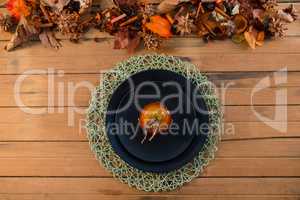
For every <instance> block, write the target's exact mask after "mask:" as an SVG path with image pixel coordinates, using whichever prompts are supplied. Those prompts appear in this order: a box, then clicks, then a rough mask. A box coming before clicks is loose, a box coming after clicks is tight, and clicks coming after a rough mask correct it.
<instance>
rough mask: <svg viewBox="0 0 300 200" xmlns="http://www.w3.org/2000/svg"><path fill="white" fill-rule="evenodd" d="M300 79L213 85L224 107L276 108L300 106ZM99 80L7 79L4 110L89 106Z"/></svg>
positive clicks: (218, 78) (228, 80) (219, 80)
mask: <svg viewBox="0 0 300 200" xmlns="http://www.w3.org/2000/svg"><path fill="white" fill-rule="evenodd" d="M39 72H40V73H48V72H54V71H52V70H45V71H44V70H40V71H39ZM270 75H272V74H270ZM299 75H300V73H299V72H295V73H288V74H287V77H288V80H287V82H286V83H285V84H282V85H279V86H278V88H276V85H274V81H273V80H272V77H270V87H266V88H265V89H261V90H260V91H258V92H255V93H254V91H255V90H256V89H258V88H261V86H259V85H258V84H259V81H261V80H263V79H266V78H268V74H266V73H264V74H262V75H259V73H250V74H249V75H247V73H240V74H227V77H226V74H223V75H220V74H218V75H215V77H212V82H213V83H215V84H216V87H219V89H218V94H217V95H218V96H219V97H220V99H221V102H222V104H223V105H274V104H279V103H276V99H277V98H287V99H288V104H289V105H298V104H299V97H300V87H299V85H300V84H299V78H298V77H299ZM211 76H214V75H211ZM251 76H253V77H251ZM99 79H100V75H99V74H67V75H60V74H59V75H24V76H22V75H19V76H15V75H3V76H2V77H1V79H0V90H1V91H2V93H1V94H0V106H2V107H3V106H4V107H5V106H21V107H22V106H50V107H51V106H61V107H63V106H71V107H72V106H88V103H89V100H90V93H91V92H92V91H93V89H94V86H96V85H98V84H99ZM264 85H265V84H264ZM264 85H263V86H264ZM266 86H268V85H266ZM279 87H280V88H279ZM226 88H227V89H226ZM278 91H286V95H287V96H286V97H285V96H280V97H279V96H277V92H278ZM221 97H222V98H221Z"/></svg>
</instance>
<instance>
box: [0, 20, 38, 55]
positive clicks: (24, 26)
mask: <svg viewBox="0 0 300 200" xmlns="http://www.w3.org/2000/svg"><path fill="white" fill-rule="evenodd" d="M37 34H38V30H37V29H36V28H35V27H34V26H33V25H32V24H29V23H28V21H27V20H26V19H25V18H24V17H22V18H21V19H20V22H19V24H18V26H17V29H16V32H15V33H14V35H13V36H12V38H11V40H10V41H9V42H8V44H7V45H6V46H5V47H4V49H5V50H7V51H11V50H13V49H14V48H16V47H17V46H19V45H21V44H23V43H24V42H27V41H28V40H30V39H32V38H33V37H34V36H36V35H37Z"/></svg>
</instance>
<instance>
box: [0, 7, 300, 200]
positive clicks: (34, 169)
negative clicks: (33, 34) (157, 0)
mask: <svg viewBox="0 0 300 200" xmlns="http://www.w3.org/2000/svg"><path fill="white" fill-rule="evenodd" d="M297 7H298V10H300V5H299V4H297ZM96 35H97V37H103V40H101V42H98V43H96V42H94V41H93V38H94V37H95V33H93V32H91V33H88V34H87V35H86V40H85V41H82V42H81V44H72V43H70V42H68V41H65V40H63V48H61V49H60V50H59V51H57V52H56V51H53V50H51V49H45V48H44V47H42V46H41V45H40V44H39V43H32V44H30V46H27V47H26V48H21V49H18V50H16V51H14V52H11V53H7V52H4V50H0V51H1V53H0V66H1V67H0V74H1V75H0V91H1V92H0V113H1V118H0V199H1V200H2V199H9V200H15V199H18V200H19V199H20V200H25V199H26V200H29V199H38V200H41V199H61V200H62V199H63V200H78V199H92V200H93V199H95V200H96V199H97V200H98V199H120V200H121V199H127V198H128V199H140V200H148V199H157V198H159V199H173V198H175V199H177V198H178V199H195V198H196V199H217V198H220V199H253V198H255V199H300V112H299V109H300V106H299V101H300V21H297V22H296V23H294V24H292V25H290V26H289V31H288V32H287V37H286V38H285V39H283V40H277V41H271V42H266V43H265V45H264V46H263V47H261V48H257V49H256V50H254V51H253V50H251V49H249V48H248V47H246V46H239V45H236V44H233V43H232V42H231V41H216V42H211V43H209V44H204V43H203V42H202V41H201V39H198V38H174V39H171V40H169V41H168V42H167V44H166V46H165V48H164V50H162V51H161V52H162V53H165V54H170V55H175V56H181V57H185V58H188V59H190V60H191V62H193V63H195V64H196V65H198V66H199V68H200V69H201V70H202V71H203V72H205V73H207V75H208V76H209V78H210V79H211V80H212V82H214V83H215V84H216V85H217V86H218V87H221V86H222V84H225V85H226V86H229V87H228V88H227V90H226V92H225V94H224V99H225V101H224V102H223V103H224V106H223V108H224V113H225V119H224V124H225V125H224V127H225V130H228V128H230V127H234V134H229V133H226V134H225V135H224V136H223V138H222V142H221V144H220V146H219V151H218V153H217V156H216V159H215V160H214V161H213V162H211V164H210V165H209V166H208V167H207V168H206V170H205V173H203V174H202V175H201V177H199V178H197V179H195V180H193V181H192V182H191V183H189V184H186V185H185V186H184V187H182V188H181V189H180V190H177V191H172V192H168V193H145V192H141V191H137V190H135V189H132V188H129V187H128V186H127V185H125V184H122V183H120V182H119V181H117V180H115V179H113V178H112V176H111V174H109V173H108V172H106V171H105V170H104V169H103V168H102V167H101V165H99V164H98V162H97V161H96V159H95V158H94V155H93V154H92V152H91V151H90V149H89V145H88V142H87V139H86V133H85V130H84V128H83V124H84V121H83V119H84V117H85V116H84V114H83V113H81V114H80V113H74V107H75V106H76V108H77V111H82V110H83V109H84V108H86V107H87V106H88V101H89V97H90V95H89V90H88V89H87V88H84V87H80V86H82V85H86V84H87V85H88V86H93V85H96V84H97V83H98V82H99V77H100V74H101V73H102V72H103V70H105V69H109V68H111V67H112V66H113V65H114V64H115V63H117V62H118V61H121V60H124V59H126V58H128V57H129V56H130V55H128V53H127V52H126V51H123V50H112V45H113V40H112V39H111V38H110V37H107V36H105V35H102V34H98V33H96ZM7 39H8V36H7V35H5V34H2V35H1V41H0V46H1V47H3V46H4V44H5V43H6V42H7V41H6V40H7ZM1 49H2V48H1ZM145 53H149V52H147V51H144V50H139V51H138V52H136V54H145ZM283 68H285V69H286V70H287V72H286V74H287V80H286V81H285V80H284V75H285V73H284V72H281V73H276V71H278V70H280V69H283ZM274 72H275V75H274ZM26 74H27V75H26ZM266 77H269V79H268V78H266ZM262 79H264V80H265V82H264V84H263V85H259V84H258V83H259V82H260V81H261V80H262ZM276 80H277V82H276ZM278 80H282V81H281V82H282V83H280V84H277V83H278ZM17 81H19V83H20V84H19V85H20V88H18V84H17V83H18V82H17ZM279 82H280V81H279ZM231 83H234V84H231ZM268 83H270V84H269V87H268V88H264V89H262V90H261V91H259V92H256V93H255V94H254V95H253V98H252V100H253V101H252V102H251V96H252V95H251V93H252V92H253V91H254V88H262V87H264V86H268ZM17 89H20V95H19V96H18V95H17V91H16V90H17ZM49 91H50V92H49ZM73 94H74V95H73ZM276 94H277V99H281V100H284V99H285V97H287V103H285V102H284V101H281V102H276ZM278 95H279V96H280V97H278ZM18 98H20V101H21V102H18V100H19V99H18ZM20 103H23V105H21V104H20ZM20 105H21V106H20ZM276 109H277V110H278V109H279V113H280V114H279V115H278V114H277V115H276V113H275V111H276ZM280 109H281V110H280ZM285 109H286V112H287V121H285V119H284V115H283V114H281V113H284V110H285ZM28 112H29V113H28ZM32 112H35V114H30V113H32ZM255 113H256V114H255ZM259 116H264V117H266V118H268V119H261V117H259ZM276 116H277V117H276ZM278 116H279V117H278ZM274 117H275V119H274ZM266 121H270V123H268V124H266ZM68 123H69V125H68ZM284 124H286V125H287V131H283V132H281V131H280V130H278V129H276V128H274V127H276V126H279V125H284Z"/></svg>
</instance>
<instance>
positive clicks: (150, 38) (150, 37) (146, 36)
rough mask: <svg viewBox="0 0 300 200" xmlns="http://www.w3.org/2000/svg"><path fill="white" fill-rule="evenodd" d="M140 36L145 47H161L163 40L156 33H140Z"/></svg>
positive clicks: (151, 48) (153, 48)
mask: <svg viewBox="0 0 300 200" xmlns="http://www.w3.org/2000/svg"><path fill="white" fill-rule="evenodd" d="M142 38H143V40H144V46H145V47H146V49H148V50H158V49H160V48H161V45H162V42H163V40H162V39H161V38H160V37H159V36H158V35H156V34H153V33H142Z"/></svg>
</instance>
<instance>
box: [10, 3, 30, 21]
mask: <svg viewBox="0 0 300 200" xmlns="http://www.w3.org/2000/svg"><path fill="white" fill-rule="evenodd" d="M6 8H7V10H8V11H9V12H10V14H11V15H12V16H13V17H15V18H16V19H18V20H19V19H20V17H21V16H24V17H27V16H29V15H30V9H29V8H28V6H27V5H26V3H25V1H24V0H9V1H8V2H7V4H6Z"/></svg>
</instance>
